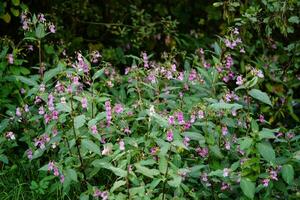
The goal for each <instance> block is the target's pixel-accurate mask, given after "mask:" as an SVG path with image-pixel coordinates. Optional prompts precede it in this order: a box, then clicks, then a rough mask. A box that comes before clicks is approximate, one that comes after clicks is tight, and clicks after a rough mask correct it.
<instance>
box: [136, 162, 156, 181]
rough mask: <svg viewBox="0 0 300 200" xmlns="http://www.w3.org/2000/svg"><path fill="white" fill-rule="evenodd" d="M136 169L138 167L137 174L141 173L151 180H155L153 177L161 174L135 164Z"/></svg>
mask: <svg viewBox="0 0 300 200" xmlns="http://www.w3.org/2000/svg"><path fill="white" fill-rule="evenodd" d="M135 167H136V172H138V173H141V174H143V175H145V176H148V177H150V178H153V176H156V175H158V174H159V171H158V170H157V169H149V168H147V167H144V166H141V165H139V164H135Z"/></svg>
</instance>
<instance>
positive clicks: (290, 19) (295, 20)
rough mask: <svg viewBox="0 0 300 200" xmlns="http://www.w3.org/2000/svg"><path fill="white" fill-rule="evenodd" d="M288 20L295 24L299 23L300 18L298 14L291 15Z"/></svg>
mask: <svg viewBox="0 0 300 200" xmlns="http://www.w3.org/2000/svg"><path fill="white" fill-rule="evenodd" d="M288 21H289V22H290V23H293V24H299V22H300V20H299V17H298V16H291V17H290V18H289V19H288Z"/></svg>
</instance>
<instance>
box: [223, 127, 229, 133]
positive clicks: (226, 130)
mask: <svg viewBox="0 0 300 200" xmlns="http://www.w3.org/2000/svg"><path fill="white" fill-rule="evenodd" d="M227 134H228V128H227V126H223V127H222V135H227Z"/></svg>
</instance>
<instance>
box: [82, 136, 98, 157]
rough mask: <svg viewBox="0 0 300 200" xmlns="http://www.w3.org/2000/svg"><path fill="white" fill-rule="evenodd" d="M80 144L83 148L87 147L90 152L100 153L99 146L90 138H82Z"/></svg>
mask: <svg viewBox="0 0 300 200" xmlns="http://www.w3.org/2000/svg"><path fill="white" fill-rule="evenodd" d="M81 146H83V147H84V148H86V149H88V150H89V151H91V152H94V153H96V154H98V155H101V152H100V147H99V146H98V145H96V144H95V143H94V142H93V141H91V140H88V139H83V140H82V141H81Z"/></svg>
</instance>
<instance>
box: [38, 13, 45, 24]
mask: <svg viewBox="0 0 300 200" xmlns="http://www.w3.org/2000/svg"><path fill="white" fill-rule="evenodd" d="M37 17H38V20H39V22H41V23H45V22H46V19H45V15H44V14H43V13H39V14H38V16H37Z"/></svg>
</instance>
